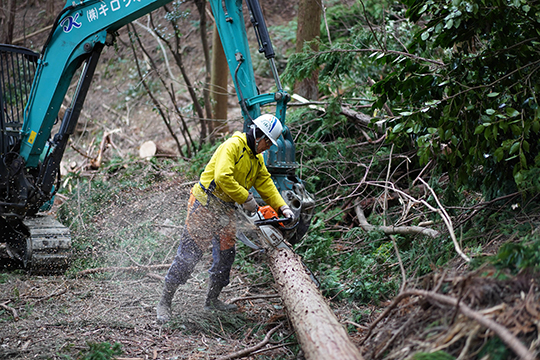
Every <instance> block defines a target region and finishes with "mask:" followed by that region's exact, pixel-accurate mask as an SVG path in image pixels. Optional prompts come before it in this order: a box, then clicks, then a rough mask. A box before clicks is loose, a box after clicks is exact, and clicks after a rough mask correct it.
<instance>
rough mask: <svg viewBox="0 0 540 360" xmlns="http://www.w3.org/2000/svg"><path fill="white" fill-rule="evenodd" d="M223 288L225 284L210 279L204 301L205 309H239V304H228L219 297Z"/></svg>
mask: <svg viewBox="0 0 540 360" xmlns="http://www.w3.org/2000/svg"><path fill="white" fill-rule="evenodd" d="M221 289H223V286H221V285H219V284H216V283H214V282H212V281H210V283H209V284H208V295H207V296H206V301H205V303H204V309H205V310H220V311H235V310H237V309H238V306H236V305H235V304H226V303H224V302H223V301H221V300H219V299H218V296H219V294H220V293H221Z"/></svg>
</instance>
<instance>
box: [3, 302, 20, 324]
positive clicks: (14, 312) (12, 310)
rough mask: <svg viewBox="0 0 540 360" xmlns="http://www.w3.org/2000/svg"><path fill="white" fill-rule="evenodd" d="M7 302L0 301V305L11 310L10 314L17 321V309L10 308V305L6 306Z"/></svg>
mask: <svg viewBox="0 0 540 360" xmlns="http://www.w3.org/2000/svg"><path fill="white" fill-rule="evenodd" d="M7 304H8V302H5V303H1V304H0V307H1V308H4V309H5V310H7V311H9V312H11V314H12V315H13V320H15V321H19V314H18V313H17V310H15V309H14V308H12V307H11V306H8V305H7Z"/></svg>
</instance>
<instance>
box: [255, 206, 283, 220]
mask: <svg viewBox="0 0 540 360" xmlns="http://www.w3.org/2000/svg"><path fill="white" fill-rule="evenodd" d="M259 214H260V215H261V216H262V217H263V218H264V219H265V220H269V219H277V218H278V214H277V212H276V211H275V210H274V209H273V208H272V207H271V206H270V205H265V206H259Z"/></svg>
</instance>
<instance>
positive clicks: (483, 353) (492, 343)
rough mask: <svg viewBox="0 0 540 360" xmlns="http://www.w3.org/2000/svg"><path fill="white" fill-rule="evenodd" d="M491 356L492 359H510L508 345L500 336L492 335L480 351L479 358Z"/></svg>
mask: <svg viewBox="0 0 540 360" xmlns="http://www.w3.org/2000/svg"><path fill="white" fill-rule="evenodd" d="M487 356H489V359H491V360H505V359H508V358H509V356H510V353H509V351H508V348H507V347H506V345H505V344H504V343H503V342H502V341H501V339H499V338H498V337H496V336H495V337H492V338H490V339H489V340H488V341H486V344H485V345H484V346H483V347H482V349H481V350H480V352H479V353H478V358H479V359H482V358H484V357H487Z"/></svg>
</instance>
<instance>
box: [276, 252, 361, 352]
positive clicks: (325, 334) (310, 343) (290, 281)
mask: <svg viewBox="0 0 540 360" xmlns="http://www.w3.org/2000/svg"><path fill="white" fill-rule="evenodd" d="M268 256H269V264H270V269H271V270H272V274H273V275H274V280H275V281H276V284H277V286H278V292H279V294H280V295H281V298H282V299H283V302H284V303H285V307H286V308H287V313H288V314H289V318H290V319H291V322H292V324H293V326H294V329H295V330H296V336H297V339H298V342H299V343H300V346H301V347H302V351H303V352H304V355H305V357H306V359H308V360H310V359H325V360H332V359H339V360H348V359H354V360H359V359H363V358H362V355H361V354H360V351H359V350H358V349H357V348H356V346H355V345H354V344H353V343H352V342H351V340H350V339H349V337H348V335H347V332H346V331H345V328H344V327H343V326H342V325H341V324H340V323H339V322H338V320H337V318H336V316H335V315H334V313H333V312H332V310H331V309H330V307H329V306H328V304H327V303H326V300H325V299H324V298H323V296H322V295H321V293H320V292H319V290H318V289H317V287H316V286H315V284H314V283H313V282H312V281H311V279H310V277H309V275H308V274H307V272H306V270H305V269H304V267H303V265H302V262H301V261H300V258H299V256H298V255H296V254H295V253H294V252H292V251H291V250H289V249H277V250H273V251H269V253H268Z"/></svg>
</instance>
